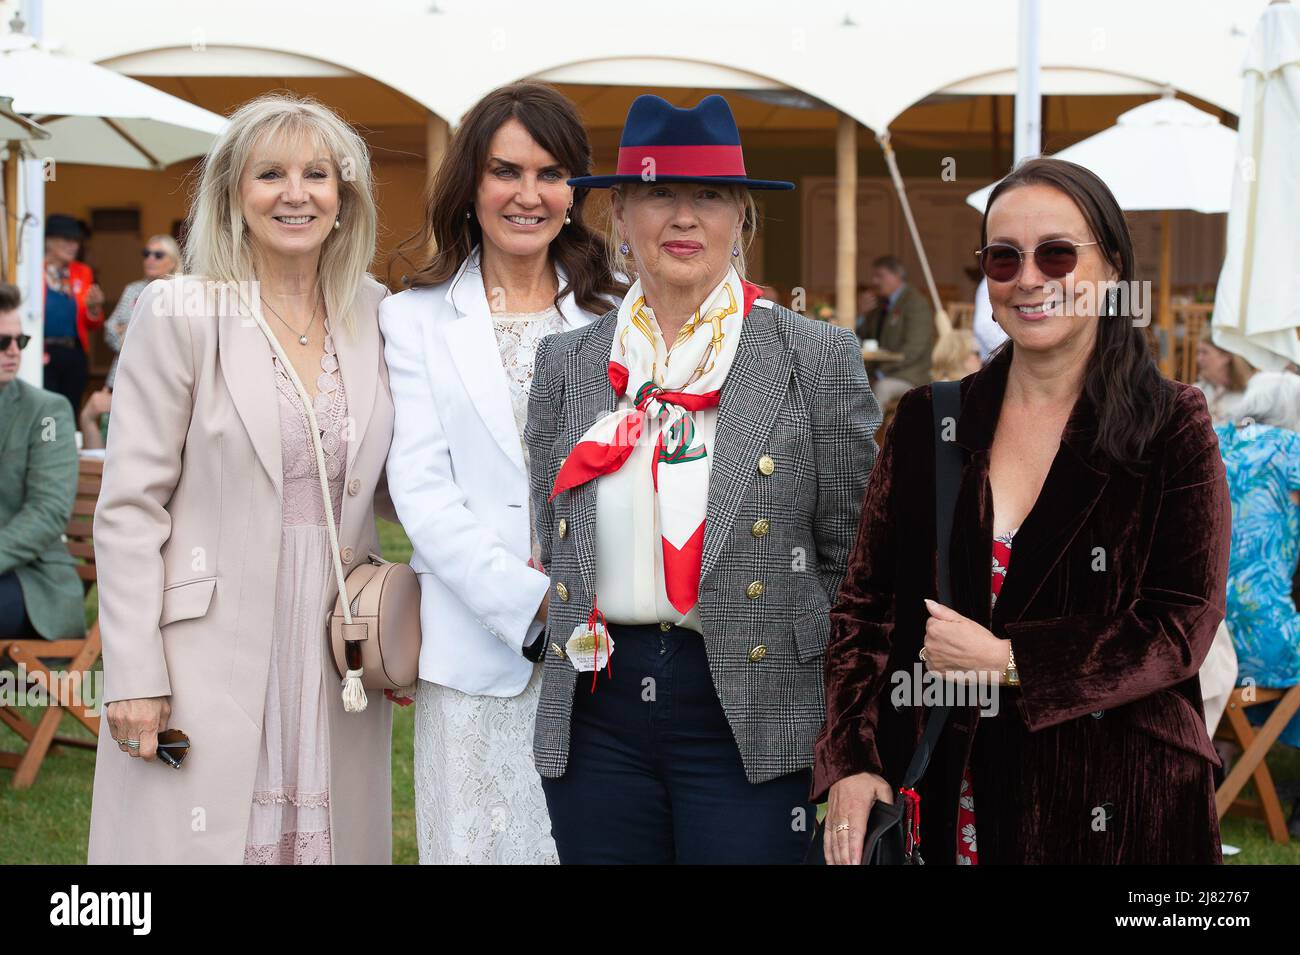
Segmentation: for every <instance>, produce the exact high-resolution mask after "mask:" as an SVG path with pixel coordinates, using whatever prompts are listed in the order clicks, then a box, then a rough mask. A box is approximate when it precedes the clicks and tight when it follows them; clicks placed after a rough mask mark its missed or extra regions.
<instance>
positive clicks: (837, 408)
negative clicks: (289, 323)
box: [525, 96, 880, 863]
mask: <svg viewBox="0 0 1300 955" xmlns="http://www.w3.org/2000/svg"><path fill="white" fill-rule="evenodd" d="M569 182H570V185H572V186H575V187H588V188H592V187H595V188H601V187H608V188H610V189H611V191H612V197H611V198H612V212H613V229H612V234H611V236H610V242H611V245H612V246H613V249H611V253H612V260H613V266H614V268H615V270H616V271H619V272H622V273H624V274H626V275H628V276H629V277H635V279H636V281H635V283H634V284H633V286H632V288H631V289H630V291H629V292H628V294H627V296H626V298H625V299H624V300H623V303H622V305H621V306H620V307H619V308H617V309H613V310H611V311H609V312H608V313H606V314H605V316H604V317H603V318H601V319H600V320H598V321H596V322H593V323H592V324H591V325H589V326H588V327H586V328H584V329H579V330H576V331H571V332H567V333H565V334H561V335H556V336H554V337H553V338H550V339H548V340H547V341H545V342H544V343H543V344H542V346H541V348H540V349H539V351H538V353H537V359H536V363H535V366H534V368H535V371H534V379H533V388H532V392H531V395H530V404H529V414H528V427H527V429H526V433H525V438H526V440H527V442H528V446H529V450H530V456H531V460H532V462H533V469H532V497H533V506H534V510H535V513H536V521H537V536H538V538H539V541H540V547H541V558H542V563H543V565H544V566H545V567H546V569H547V572H548V573H549V575H550V580H551V600H550V608H549V612H548V616H547V631H546V636H545V640H546V652H545V660H546V665H545V670H544V680H543V685H542V696H541V702H540V705H539V709H538V716H537V732H536V736H535V743H534V756H535V760H536V763H537V766H538V769H539V771H540V772H541V774H542V777H543V780H542V786H543V789H544V791H545V793H546V801H547V806H548V808H549V811H550V815H551V824H552V834H553V835H554V837H555V842H556V846H557V848H558V850H559V855H560V861H561V862H566V863H568V862H577V863H586V862H646V863H658V862H795V861H799V860H800V859H802V857H803V856H804V854H805V852H806V849H807V845H808V841H809V839H810V836H811V830H812V826H813V823H814V818H813V806H812V804H811V803H809V801H808V792H809V786H810V773H809V766H810V765H811V762H812V749H811V747H812V742H813V738H814V736H815V735H816V733H817V730H818V728H819V726H820V724H821V721H822V717H823V699H824V696H823V687H822V656H823V651H824V649H825V646H826V641H827V637H828V635H829V632H830V620H829V617H828V613H829V608H830V604H831V600H832V598H833V597H834V596H835V593H836V591H837V590H838V589H839V584H840V580H841V578H842V577H843V575H844V573H845V568H846V561H847V558H848V553H849V550H850V546H851V544H852V539H853V534H854V528H855V526H856V522H857V515H858V509H859V506H860V504H861V500H862V495H863V490H864V488H865V486H866V482H867V474H868V472H869V471H870V469H871V464H872V461H873V460H874V458H875V452H876V448H875V444H874V443H873V441H872V437H871V436H872V434H873V432H874V431H875V429H876V427H877V425H878V424H879V423H880V412H879V409H878V407H877V406H876V402H875V400H874V399H873V398H872V395H871V391H870V388H869V386H868V384H867V378H866V374H865V371H864V369H863V365H862V357H861V354H860V352H859V348H858V344H857V340H856V339H855V338H854V336H853V333H852V332H851V331H849V330H847V329H840V328H836V327H834V326H831V325H827V324H824V323H820V322H814V321H810V320H808V319H805V318H802V317H800V316H798V315H795V314H794V313H793V312H790V311H788V310H787V309H785V308H782V307H781V306H779V305H776V304H774V303H772V302H769V301H766V300H764V299H761V298H759V297H758V296H759V290H758V288H757V287H756V286H754V285H752V284H750V283H749V282H747V281H746V280H745V260H744V249H745V247H746V246H747V244H748V242H749V241H750V240H751V239H752V237H753V232H754V228H755V224H756V217H755V209H754V204H753V200H752V199H751V197H750V190H752V189H789V188H793V184H792V183H788V182H774V181H767V180H759V179H752V178H750V177H749V176H748V174H747V173H746V170H745V164H744V157H743V155H742V153H741V146H740V137H739V133H738V131H737V129H736V124H735V120H734V119H733V117H732V115H731V109H730V107H729V106H728V105H727V102H726V100H724V99H723V98H722V97H720V96H709V97H707V98H706V99H704V100H703V101H701V102H700V103H699V105H697V106H695V107H694V108H693V109H677V108H675V107H673V106H671V105H670V104H669V103H667V102H665V101H664V100H662V99H660V98H659V97H657V96H641V97H638V98H637V100H636V101H635V102H634V103H633V104H632V107H631V109H630V111H629V112H628V118H627V123H626V125H625V127H624V130H623V137H622V143H621V145H620V148H619V158H618V168H617V172H616V173H615V174H614V175H608V176H585V177H581V178H578V179H571V180H570V181H569ZM615 250H616V251H615ZM674 358H675V359H677V361H676V364H674V363H673V359H674Z"/></svg>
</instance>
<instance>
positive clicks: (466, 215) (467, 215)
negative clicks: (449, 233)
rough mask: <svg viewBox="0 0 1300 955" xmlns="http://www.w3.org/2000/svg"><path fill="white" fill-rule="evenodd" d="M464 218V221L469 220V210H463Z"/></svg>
mask: <svg viewBox="0 0 1300 955" xmlns="http://www.w3.org/2000/svg"><path fill="white" fill-rule="evenodd" d="M465 218H466V219H468V218H469V210H468V209H466V210H465Z"/></svg>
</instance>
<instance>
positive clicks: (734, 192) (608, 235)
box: [605, 182, 758, 284]
mask: <svg viewBox="0 0 1300 955" xmlns="http://www.w3.org/2000/svg"><path fill="white" fill-rule="evenodd" d="M636 185H639V184H638V183H634V182H633V183H618V184H616V185H613V186H610V187H609V191H610V193H611V196H610V203H609V228H608V229H607V230H606V232H605V259H606V261H607V262H608V263H609V270H610V272H611V273H613V274H614V275H615V276H623V277H625V278H626V279H627V281H628V283H629V284H630V283H631V282H632V281H633V280H634V279H635V278H636V277H637V273H636V268H635V265H634V260H633V258H632V256H631V255H624V254H623V253H622V251H620V249H619V246H620V245H621V244H622V240H621V239H620V238H619V237H618V226H617V224H616V223H615V221H614V201H613V194H614V193H617V194H618V196H619V198H620V199H621V200H622V201H623V202H625V203H626V201H627V193H626V192H625V191H624V190H625V189H626V188H627V187H628V186H636ZM644 185H647V186H649V185H653V183H648V182H647V183H644ZM716 188H717V190H718V191H719V192H721V193H723V194H724V195H728V196H730V197H731V199H732V201H733V202H734V203H735V204H736V205H737V207H739V209H740V210H741V211H742V212H743V213H744V219H743V220H742V221H741V225H740V243H739V245H737V246H736V247H737V248H738V249H740V255H738V256H735V257H734V258H732V260H731V264H732V266H733V267H734V268H735V270H736V274H737V275H739V276H740V277H741V278H742V279H743V278H747V277H748V272H747V265H746V262H745V254H746V253H747V252H748V251H749V247H750V246H751V245H753V243H754V236H755V235H756V234H757V232H758V206H757V205H755V204H754V197H753V196H752V195H750V193H749V190H748V189H746V188H745V187H744V186H738V185H735V184H734V183H721V184H719V185H718V186H717V187H716Z"/></svg>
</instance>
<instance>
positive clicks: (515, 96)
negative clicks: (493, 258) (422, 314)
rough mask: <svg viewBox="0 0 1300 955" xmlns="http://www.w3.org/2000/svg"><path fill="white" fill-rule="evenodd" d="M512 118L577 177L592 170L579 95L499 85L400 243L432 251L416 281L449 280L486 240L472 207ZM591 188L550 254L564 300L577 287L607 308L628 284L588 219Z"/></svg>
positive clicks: (588, 303)
mask: <svg viewBox="0 0 1300 955" xmlns="http://www.w3.org/2000/svg"><path fill="white" fill-rule="evenodd" d="M511 119H516V120H518V121H519V122H520V124H521V125H522V126H523V127H524V129H526V130H527V131H528V135H530V136H532V137H533V140H534V141H535V142H536V143H537V145H539V146H541V147H542V148H543V149H545V150H546V151H547V152H548V153H550V154H551V155H552V156H554V157H555V159H556V161H557V162H558V163H559V164H560V165H561V166H562V167H564V169H566V170H568V173H569V175H570V176H571V177H572V176H585V175H589V174H590V173H591V143H590V141H589V140H588V139H587V131H586V129H585V128H584V127H583V125H582V120H581V119H579V118H578V111H577V109H576V108H575V107H574V105H573V103H571V102H570V101H569V100H568V99H566V98H565V97H564V96H562V95H561V94H560V93H558V92H556V91H555V90H553V89H551V87H549V86H545V85H543V84H541V83H513V84H511V85H510V86H503V87H501V88H500V89H497V90H493V91H492V92H491V93H489V94H488V95H487V96H485V97H483V98H482V99H481V100H479V101H478V103H476V104H475V105H474V108H473V109H471V110H470V111H469V113H468V114H467V115H466V116H465V120H464V122H462V123H461V125H460V128H459V129H458V130H457V131H456V134H455V136H453V137H452V140H451V143H450V145H449V146H448V149H447V155H446V157H445V158H444V159H443V161H442V164H441V165H440V166H439V167H438V173H437V175H436V176H435V177H434V181H433V186H432V188H430V190H429V191H428V193H427V195H426V206H425V215H424V224H423V225H422V226H421V228H420V229H419V231H418V232H416V234H415V235H413V236H411V238H409V239H408V240H407V241H406V242H404V243H402V245H401V247H400V248H399V249H398V253H397V254H398V255H399V256H400V257H401V258H403V259H406V255H405V254H404V250H408V249H409V250H411V251H412V253H419V254H420V255H422V256H424V257H425V258H424V261H423V262H422V263H421V264H420V266H419V267H418V268H417V269H416V270H415V271H414V272H413V273H412V274H411V275H410V277H409V279H408V281H407V284H408V285H410V286H412V287H415V288H424V287H427V286H431V285H439V284H441V283H443V282H445V281H447V280H448V279H450V278H451V277H452V276H454V275H455V274H456V271H457V270H458V269H459V268H460V267H461V265H462V264H463V263H464V262H465V260H466V259H467V258H469V255H470V252H472V251H473V249H474V246H476V245H479V244H480V243H481V242H482V241H483V228H482V226H480V225H479V222H478V218H477V217H475V216H470V217H469V218H466V217H465V211H466V210H467V209H470V208H472V207H473V205H474V198H475V196H476V194H477V192H478V186H479V182H480V181H481V180H482V178H483V170H484V169H485V167H486V165H487V156H488V147H489V145H490V144H491V142H492V137H493V136H494V135H495V134H496V131H497V130H498V129H500V128H501V126H502V125H503V124H505V123H506V122H508V121H509V120H511ZM589 192H590V190H589V189H574V190H573V208H572V209H571V210H570V212H569V218H570V220H571V221H570V223H569V224H568V225H566V226H564V227H562V228H561V229H560V232H559V234H558V235H557V236H556V237H555V238H554V239H553V240H552V241H551V246H550V257H551V262H552V263H553V264H554V265H556V266H558V267H559V268H561V269H563V270H564V275H565V279H566V283H565V285H564V287H563V288H560V289H559V290H558V291H557V292H556V295H555V304H556V307H558V306H559V304H560V300H561V299H562V298H564V297H565V296H566V295H568V294H569V293H570V292H572V293H573V297H574V300H575V301H576V302H577V303H578V305H579V307H581V308H582V309H584V310H585V311H587V312H592V313H594V314H597V315H601V314H604V313H605V312H607V311H608V310H609V309H610V307H611V305H612V303H611V302H610V300H609V297H610V296H615V295H622V294H623V293H624V292H626V291H627V286H625V285H623V284H621V283H619V282H618V281H617V280H616V279H615V278H614V276H613V274H612V273H611V272H610V270H609V267H608V265H607V264H606V262H605V254H604V251H605V250H604V242H603V241H602V240H601V239H600V238H599V237H598V236H597V235H596V233H595V232H593V231H592V230H591V229H590V228H588V226H587V224H586V222H585V221H584V220H583V207H584V205H585V204H586V200H587V194H588V193H589ZM408 261H409V260H408Z"/></svg>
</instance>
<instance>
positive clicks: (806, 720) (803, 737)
mask: <svg viewBox="0 0 1300 955" xmlns="http://www.w3.org/2000/svg"><path fill="white" fill-rule="evenodd" d="M617 318H618V313H617V311H616V310H615V311H611V312H609V313H608V314H606V315H605V316H604V318H602V319H600V320H599V321H596V322H593V323H592V324H591V325H589V326H587V327H586V328H582V329H576V330H574V331H571V332H566V333H563V334H559V335H554V336H552V337H550V338H548V339H546V340H544V341H543V342H542V344H541V346H540V348H539V349H538V351H537V357H536V362H535V364H534V373H533V382H532V387H531V392H530V401H529V406H528V426H527V428H526V429H525V431H524V439H525V441H526V442H527V444H528V450H529V467H530V471H531V482H532V500H533V511H534V515H535V520H536V526H537V535H538V538H539V541H540V543H541V553H542V563H543V566H544V567H545V568H546V570H547V572H548V573H549V574H550V576H551V581H552V589H551V600H550V609H549V612H548V622H547V624H548V625H547V633H546V636H545V640H546V641H547V648H546V651H545V657H544V659H545V672H544V679H543V683H542V696H541V701H540V703H539V705H538V711H537V731H536V735H535V738H534V744H533V748H534V756H535V759H536V763H537V768H538V770H539V771H540V772H541V774H542V775H543V776H546V777H552V778H553V777H557V776H561V775H563V773H564V770H565V766H566V764H567V762H568V755H569V718H570V711H571V709H572V705H573V691H574V685H575V682H576V678H577V671H576V670H574V668H573V666H572V664H571V663H570V662H569V661H568V660H567V659H566V658H564V657H563V656H562V655H561V654H560V652H559V648H560V647H563V646H564V643H565V641H567V640H568V638H569V635H570V633H571V632H572V631H573V628H574V627H575V626H577V625H578V624H580V623H585V622H586V620H587V615H588V614H589V613H590V612H591V602H592V592H593V589H594V587H595V580H596V545H595V537H596V530H595V521H596V487H595V482H594V481H589V482H588V483H586V484H584V485H581V486H579V487H576V488H573V489H572V490H570V491H566V492H565V493H563V494H561V495H559V496H558V497H557V498H556V499H555V500H554V501H549V500H548V497H549V496H550V491H551V487H552V486H553V485H554V483H555V475H556V474H557V473H558V471H559V468H560V465H561V464H562V462H563V460H564V458H565V457H566V456H567V455H568V454H569V453H570V452H571V451H572V450H573V447H574V445H575V444H577V442H578V439H579V438H581V437H582V435H583V433H584V432H585V431H586V430H587V428H588V427H590V426H591V424H592V423H593V422H594V421H596V419H598V418H599V417H601V416H602V415H604V414H606V413H608V412H610V411H613V410H614V409H615V407H616V404H617V397H616V396H615V394H614V390H613V388H611V387H610V384H609V378H608V374H607V369H608V366H609V355H610V347H611V345H612V343H613V338H614V328H615V325H616V323H617ZM879 425H880V409H879V407H878V406H877V404H876V400H875V398H874V397H873V396H872V394H871V389H870V386H869V385H868V384H867V376H866V372H865V370H864V368H863V364H862V353H861V350H860V346H859V344H858V341H857V338H856V337H854V335H853V333H852V332H851V331H849V330H848V329H843V328H838V327H836V326H833V325H828V324H826V323H824V322H816V321H811V320H809V319H806V318H803V317H801V316H799V315H796V314H795V313H794V312H791V311H790V310H789V309H786V308H782V307H781V306H779V305H774V304H772V303H770V302H766V301H764V300H762V299H760V300H758V301H757V302H755V304H754V306H753V308H752V309H751V310H750V313H749V315H748V316H746V318H745V320H744V324H743V326H742V331H741V336H740V343H739V346H738V351H737V353H736V357H735V360H734V362H733V364H732V366H731V370H730V372H729V373H728V375H727V380H726V382H725V384H724V385H723V389H722V397H721V403H720V404H719V407H718V425H717V435H716V438H715V441H714V447H713V448H712V450H711V453H712V455H713V462H712V472H711V475H710V478H709V504H708V511H707V515H706V519H705V530H704V556H703V561H702V565H701V568H700V599H699V613H700V622H701V624H702V628H703V631H704V643H705V647H706V650H707V653H708V658H709V667H710V669H711V670H712V673H713V684H714V687H715V688H716V689H717V692H718V698H719V699H720V700H721V702H722V707H723V709H724V711H725V712H726V715H727V720H728V722H729V723H730V724H731V729H732V732H733V733H734V734H735V737H736V743H737V745H738V747H739V749H740V755H741V759H742V760H743V762H744V765H745V775H746V777H747V778H748V779H749V781H750V782H753V783H759V782H764V781H766V780H768V779H773V778H775V777H777V776H781V775H784V774H786V773H790V772H794V771H796V770H800V769H804V768H806V767H808V766H810V765H812V761H813V749H812V746H813V739H814V738H815V737H816V735H817V732H818V730H819V729H820V728H821V725H822V720H823V719H824V716H825V689H824V686H823V676H822V658H823V654H824V651H825V649H826V642H827V639H828V637H829V634H830V616H829V614H830V607H831V604H833V603H834V600H835V596H836V594H837V592H838V591H839V587H840V581H841V580H842V579H843V577H844V573H845V569H846V567H847V564H848V558H849V551H850V549H851V547H852V544H853V539H854V536H855V534H856V532H857V526H858V517H859V514H860V511H861V507H862V500H863V495H864V492H865V489H866V485H867V475H868V474H869V473H870V471H871V466H872V464H873V463H874V462H875V458H876V444H875V441H874V439H873V435H874V434H875V431H876V428H877V427H878V426H879ZM764 457H770V458H771V459H772V464H773V465H774V467H771V468H766V467H765V468H763V469H760V467H759V462H760V459H762V458H764ZM764 470H770V472H771V473H770V474H765V473H763V471H764ZM561 520H563V521H564V522H565V532H564V533H563V534H561V533H560V532H559V529H558V528H559V525H560V522H561ZM759 521H766V522H767V523H768V525H769V528H770V529H769V530H768V531H767V532H766V533H763V532H762V528H761V526H760V527H759V528H756V527H755V525H756V524H757V522H759ZM755 581H761V582H762V585H763V589H762V592H761V594H759V595H758V596H755V597H751V596H749V592H750V585H751V584H753V583H754V582H755ZM561 583H563V584H564V587H565V589H566V590H567V599H561V597H560V596H559V594H560V593H561V591H560V590H559V585H560V584H561Z"/></svg>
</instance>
